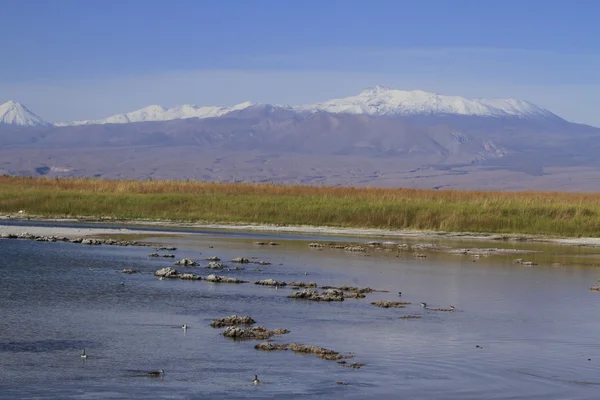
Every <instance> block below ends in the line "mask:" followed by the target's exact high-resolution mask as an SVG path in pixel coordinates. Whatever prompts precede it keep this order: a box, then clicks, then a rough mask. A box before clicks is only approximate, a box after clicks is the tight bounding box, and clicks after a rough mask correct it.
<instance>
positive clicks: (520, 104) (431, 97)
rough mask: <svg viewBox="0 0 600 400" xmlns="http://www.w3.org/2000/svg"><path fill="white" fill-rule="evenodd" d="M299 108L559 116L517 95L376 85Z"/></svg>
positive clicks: (528, 116) (364, 112) (525, 116)
mask: <svg viewBox="0 0 600 400" xmlns="http://www.w3.org/2000/svg"><path fill="white" fill-rule="evenodd" d="M295 109H297V110H299V111H327V112H332V113H349V114H367V115H450V114H454V115H470V116H482V117H517V118H558V117H557V116H556V115H554V114H553V113H551V112H550V111H548V110H545V109H543V108H540V107H538V106H536V105H534V104H532V103H529V102H527V101H522V100H515V99H473V100H470V99H466V98H464V97H459V96H444V95H439V94H437V93H429V92H424V91H422V90H413V91H405V90H396V89H389V88H386V87H383V86H379V85H378V86H375V87H372V88H368V89H365V90H363V91H362V92H360V94H358V95H357V96H350V97H344V98H341V99H333V100H329V101H326V102H323V103H315V104H308V105H304V106H299V107H295Z"/></svg>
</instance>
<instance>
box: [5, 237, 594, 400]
mask: <svg viewBox="0 0 600 400" xmlns="http://www.w3.org/2000/svg"><path fill="white" fill-rule="evenodd" d="M334 239H339V240H341V239H342V238H328V239H327V240H334ZM144 240H145V241H150V242H153V243H162V244H167V243H168V244H173V245H174V246H176V247H178V250H177V251H175V252H173V253H174V254H176V256H177V258H178V259H180V258H183V257H190V258H192V259H195V260H199V261H201V263H202V266H201V267H177V269H178V270H182V271H186V272H194V273H196V274H198V275H202V276H206V275H208V274H209V273H212V271H210V270H207V269H205V268H203V266H204V265H206V262H204V261H202V260H203V259H205V258H207V257H210V256H218V257H220V258H221V259H222V260H224V261H225V262H227V263H228V260H231V259H232V258H234V257H238V256H243V257H248V258H251V257H257V258H258V259H261V260H266V261H269V262H271V263H272V265H270V266H258V268H260V269H261V271H254V269H255V268H257V266H256V265H253V264H250V265H245V267H246V270H243V271H229V272H228V271H219V272H216V273H218V274H220V275H228V276H235V277H240V278H242V279H245V280H249V281H255V280H258V279H267V278H273V279H277V280H283V281H291V280H296V281H314V282H317V283H318V284H319V285H345V284H347V285H355V286H361V287H366V286H368V287H372V288H377V289H387V290H389V291H390V292H389V293H373V294H369V295H367V298H366V299H347V300H346V301H344V302H340V303H336V302H333V303H317V302H307V301H302V300H295V299H288V298H287V295H289V294H290V293H291V292H292V291H291V289H288V288H280V289H279V290H275V289H274V288H270V287H262V286H257V285H253V284H251V283H250V284H241V285H233V284H210V283H207V282H204V281H194V282H189V281H182V280H162V281H160V280H158V279H156V278H155V277H153V276H152V272H154V271H155V270H157V269H158V268H161V267H165V266H171V265H172V263H173V259H156V258H150V257H148V254H149V253H151V252H153V249H152V248H147V247H115V246H85V245H79V244H71V243H47V242H35V241H29V240H15V239H0V273H1V275H2V279H0V313H1V315H0V398H2V399H22V398H36V399H38V398H40V399H45V398H60V399H106V398H111V399H131V398H136V399H155V398H167V399H201V398H202V399H212V398H215V399H218V398H227V399H232V398H261V399H263V398H295V397H303V396H310V397H311V398H332V397H333V398H349V399H364V398H374V397H376V396H377V397H381V398H406V399H457V400H458V399H460V400H467V399H598V398H600V342H599V338H600V320H599V318H598V315H599V314H598V302H599V300H600V293H597V292H592V291H590V290H588V288H589V287H590V286H594V285H596V284H597V280H598V279H599V278H600V270H599V269H598V265H600V249H589V248H576V247H567V246H557V245H541V244H527V243H506V242H500V243H490V242H460V241H453V242H450V241H443V240H442V241H438V242H437V243H442V244H452V245H458V246H461V247H467V246H475V247H480V248H486V247H498V246H502V247H507V248H521V249H532V250H537V251H540V252H539V253H532V254H527V255H525V256H521V255H520V256H514V255H512V256H510V255H508V256H490V257H486V258H481V259H479V260H477V261H476V262H472V258H471V257H468V256H457V255H448V254H438V253H428V257H427V258H424V259H415V258H413V257H412V255H411V253H400V257H396V253H395V252H393V253H383V252H373V253H368V254H367V255H365V254H352V253H349V252H345V251H343V250H332V249H324V250H317V249H309V248H308V243H309V242H310V241H314V240H315V238H314V237H302V236H286V235H265V234H258V233H243V232H238V233H236V232H213V231H202V232H196V233H192V234H189V233H188V234H187V235H185V236H181V237H168V238H167V237H157V236H156V235H155V234H153V233H152V232H151V231H149V232H148V233H147V235H146V237H145V238H144ZM256 240H275V241H276V242H278V243H279V244H280V245H279V246H257V245H255V244H253V242H254V241H256ZM346 240H347V239H346ZM352 240H354V241H361V240H362V241H366V240H368V239H363V238H361V239H357V238H354V239H352ZM369 240H370V239H369ZM396 241H398V242H406V241H405V240H401V239H397V240H396ZM413 242H415V241H414V240H413ZM426 242H429V243H430V242H431V240H427V241H426ZM210 246H212V248H211V247H210ZM517 257H523V258H526V259H528V260H529V259H531V260H535V261H537V262H538V263H539V265H538V266H536V267H524V266H522V265H515V264H512V262H511V261H512V260H513V259H515V258H517ZM554 263H561V264H560V266H557V264H554ZM228 264H230V263H228ZM123 268H132V269H136V270H139V271H141V272H142V273H139V274H135V275H124V274H122V273H121V272H120V271H121V270H122V269H123ZM305 272H306V273H308V275H307V276H305ZM121 283H124V285H122V284H121ZM398 291H402V293H403V295H402V300H405V301H412V303H413V304H412V305H409V306H407V308H405V309H381V308H377V307H374V306H372V305H371V304H370V302H371V301H374V300H397V299H398V296H397V292H398ZM422 301H425V302H427V303H428V304H430V305H431V306H433V307H447V306H448V305H450V304H453V305H455V306H456V307H457V310H458V311H456V312H451V313H448V312H434V311H427V310H424V309H422V308H421V307H420V306H419V303H420V302H422ZM231 314H240V315H250V316H252V317H253V318H254V319H255V320H256V321H257V325H264V326H266V327H267V328H270V329H274V328H279V327H280V328H287V329H289V330H290V331H291V332H290V333H289V334H288V335H284V336H280V337H274V338H273V339H274V340H275V342H276V343H290V342H294V343H304V344H310V345H317V346H322V347H326V348H330V349H333V350H336V351H339V352H341V353H350V352H351V353H354V354H355V358H354V359H352V360H348V362H361V363H365V364H366V365H365V366H364V367H362V368H360V369H351V368H345V367H343V366H342V365H339V364H337V363H336V362H335V361H327V360H322V359H319V358H317V357H314V356H312V355H302V354H295V353H293V352H290V351H287V352H286V351H281V352H262V351H258V350H255V349H254V344H256V343H257V341H233V340H230V339H228V338H224V337H223V336H222V335H221V331H222V330H221V329H213V328H211V327H210V326H209V323H210V321H211V320H212V319H214V318H217V317H222V316H227V315H231ZM406 314H415V315H421V316H422V318H421V319H415V320H402V319H399V318H398V317H399V316H400V315H406ZM184 323H187V324H188V325H189V329H188V330H187V332H184V331H183V330H182V329H181V328H180V326H181V325H182V324H184ZM477 345H479V346H482V347H483V348H482V349H479V348H476V346H477ZM84 347H85V348H86V350H87V353H88V354H89V358H88V359H87V360H82V359H81V358H80V356H79V354H80V350H81V348H84ZM161 368H162V369H164V370H165V377H164V379H157V378H149V377H146V376H142V375H143V374H144V373H145V372H146V371H150V370H158V369H161ZM255 374H257V375H258V376H259V378H260V380H261V384H260V385H257V386H254V385H253V384H252V379H253V377H254V375H255ZM337 381H345V382H348V385H347V386H341V385H337V384H336V382H337Z"/></svg>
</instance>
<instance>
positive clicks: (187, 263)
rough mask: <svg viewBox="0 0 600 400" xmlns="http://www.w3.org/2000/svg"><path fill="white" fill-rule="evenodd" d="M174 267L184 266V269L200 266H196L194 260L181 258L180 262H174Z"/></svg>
mask: <svg viewBox="0 0 600 400" xmlns="http://www.w3.org/2000/svg"><path fill="white" fill-rule="evenodd" d="M175 265H181V266H184V267H196V266H198V265H200V264H198V263H197V262H196V261H194V260H190V259H189V258H182V259H181V260H179V261H176V262H175Z"/></svg>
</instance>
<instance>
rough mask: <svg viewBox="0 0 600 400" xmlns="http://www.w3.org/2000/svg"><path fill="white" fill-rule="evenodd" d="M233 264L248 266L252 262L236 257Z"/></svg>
mask: <svg viewBox="0 0 600 400" xmlns="http://www.w3.org/2000/svg"><path fill="white" fill-rule="evenodd" d="M231 262H234V263H240V264H248V263H249V262H250V260H248V259H247V258H244V257H236V258H234V259H233V260H231Z"/></svg>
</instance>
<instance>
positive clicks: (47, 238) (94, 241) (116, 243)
mask: <svg viewBox="0 0 600 400" xmlns="http://www.w3.org/2000/svg"><path fill="white" fill-rule="evenodd" d="M0 238H4V239H27V240H35V241H38V242H69V243H81V244H88V245H100V244H105V245H109V246H149V244H145V243H139V242H137V241H135V240H133V241H128V240H115V239H95V238H85V237H82V238H71V239H70V238H68V237H65V236H43V235H42V236H40V235H33V234H31V233H29V232H23V233H19V234H14V233H2V234H0Z"/></svg>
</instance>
